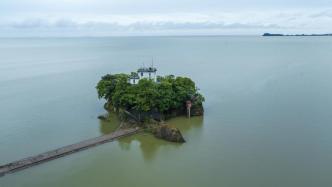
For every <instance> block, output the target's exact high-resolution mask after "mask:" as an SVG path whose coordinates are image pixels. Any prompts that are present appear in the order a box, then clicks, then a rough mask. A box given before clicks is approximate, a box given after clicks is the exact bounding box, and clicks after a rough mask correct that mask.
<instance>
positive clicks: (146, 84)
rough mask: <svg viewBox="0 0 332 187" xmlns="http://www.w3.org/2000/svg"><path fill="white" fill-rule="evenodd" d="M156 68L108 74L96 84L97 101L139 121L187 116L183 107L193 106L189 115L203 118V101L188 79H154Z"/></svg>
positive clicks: (160, 77) (159, 77)
mask: <svg viewBox="0 0 332 187" xmlns="http://www.w3.org/2000/svg"><path fill="white" fill-rule="evenodd" d="M156 71H157V69H156V68H152V67H150V68H140V69H138V71H137V73H136V72H133V73H131V74H130V75H128V74H123V73H122V74H107V75H105V76H103V77H102V79H101V80H100V81H99V82H98V85H97V87H96V88H97V91H98V96H99V98H104V99H105V100H106V101H107V102H106V104H105V106H106V108H107V109H109V111H111V110H115V111H121V110H125V111H129V112H130V113H131V114H134V115H135V116H136V117H137V118H138V119H139V120H140V121H142V120H145V119H146V118H154V119H155V116H158V118H166V117H167V116H176V115H181V114H184V115H185V114H187V106H186V103H187V102H188V101H190V102H191V103H192V107H191V109H192V110H195V111H191V115H202V114H203V105H202V103H203V102H204V97H203V96H202V95H201V94H200V93H199V92H198V88H197V87H196V85H195V83H194V82H193V81H192V80H191V79H190V78H187V77H175V76H173V75H168V76H158V80H157V76H156Z"/></svg>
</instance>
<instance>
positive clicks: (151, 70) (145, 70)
mask: <svg viewBox="0 0 332 187" xmlns="http://www.w3.org/2000/svg"><path fill="white" fill-rule="evenodd" d="M156 71H157V68H154V67H148V68H145V67H143V68H139V69H138V70H137V72H156Z"/></svg>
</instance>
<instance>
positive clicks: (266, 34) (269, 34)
mask: <svg viewBox="0 0 332 187" xmlns="http://www.w3.org/2000/svg"><path fill="white" fill-rule="evenodd" d="M262 36H332V33H330V34H271V33H264V34H263V35H262Z"/></svg>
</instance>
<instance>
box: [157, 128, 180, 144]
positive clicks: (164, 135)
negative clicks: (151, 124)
mask: <svg viewBox="0 0 332 187" xmlns="http://www.w3.org/2000/svg"><path fill="white" fill-rule="evenodd" d="M153 134H154V135H155V137H157V138H161V139H164V140H167V141H170V142H178V143H184V142H186V141H185V140H184V138H183V136H182V134H181V132H180V130H179V129H178V128H176V127H171V126H169V125H160V126H159V127H157V128H156V129H155V130H154V132H153Z"/></svg>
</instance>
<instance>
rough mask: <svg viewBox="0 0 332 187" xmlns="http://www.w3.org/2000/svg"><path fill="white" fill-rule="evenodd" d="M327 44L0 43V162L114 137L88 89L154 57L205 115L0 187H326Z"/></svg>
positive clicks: (331, 141)
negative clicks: (167, 136)
mask: <svg viewBox="0 0 332 187" xmlns="http://www.w3.org/2000/svg"><path fill="white" fill-rule="evenodd" d="M331 51H332V37H266V38H263V37H119V38H53V39H50V38H39V39H38V38H26V39H0V165H1V164H5V163H7V162H10V161H14V160H17V159H20V158H24V157H27V156H31V155H34V154H37V153H41V152H44V151H48V150H50V149H54V148H57V147H61V146H64V145H67V144H71V143H76V142H78V141H81V140H84V139H87V138H92V137H95V136H99V135H102V134H106V133H110V132H112V130H114V129H115V128H116V126H117V125H118V123H119V122H118V120H117V119H116V117H115V116H113V118H112V119H113V120H112V121H111V122H109V123H102V122H100V121H99V120H98V119H97V116H98V115H100V114H103V113H105V111H104V110H103V108H102V105H103V102H104V101H99V100H98V99H97V94H96V90H95V88H94V87H95V85H96V82H97V81H98V80H99V79H100V77H101V76H102V75H104V74H106V73H108V72H111V73H119V72H130V71H133V70H135V69H136V68H138V67H139V66H140V65H141V64H142V63H143V62H145V63H146V64H149V59H150V57H151V56H153V57H154V58H155V65H156V66H157V67H158V70H159V71H158V72H159V74H161V75H164V74H174V75H183V76H190V77H191V78H192V79H193V80H194V81H195V82H196V83H197V85H198V86H199V88H200V89H201V92H202V93H203V94H204V95H205V97H206V102H205V105H204V106H205V110H206V114H205V116H204V117H195V118H191V119H186V118H183V117H180V118H176V119H172V120H170V121H169V123H170V124H173V125H175V126H177V127H179V128H180V129H181V130H182V132H183V134H184V136H185V139H186V140H187V143H185V144H174V143H168V142H165V141H162V140H158V139H155V138H154V137H152V136H151V135H148V134H142V135H135V136H132V137H127V138H123V139H120V140H119V141H116V142H112V143H108V144H104V145H101V146H98V147H95V148H92V149H89V150H86V151H83V152H80V153H76V154H73V155H70V156H67V157H64V158H60V159H57V160H54V161H51V162H48V163H45V164H42V165H38V166H36V167H32V168H29V169H27V170H23V171H21V172H17V173H14V174H10V175H6V176H5V177H2V178H0V186H1V187H16V186H17V187H19V186H24V187H39V186H40V187H44V186H48V187H58V186H66V187H67V186H68V187H73V186H80V187H85V186H86V187H90V186H101V187H103V186H117V187H122V186H123V187H127V186H128V187H134V186H138V187H141V186H147V187H149V186H151V187H152V186H158V187H169V186H179V187H186V186H188V187H189V186H190V187H193V186H200V187H201V186H221V187H260V186H262V187H313V186H315V187H318V186H319V187H326V186H332V178H331V173H332V84H331V81H332V52H331Z"/></svg>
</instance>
